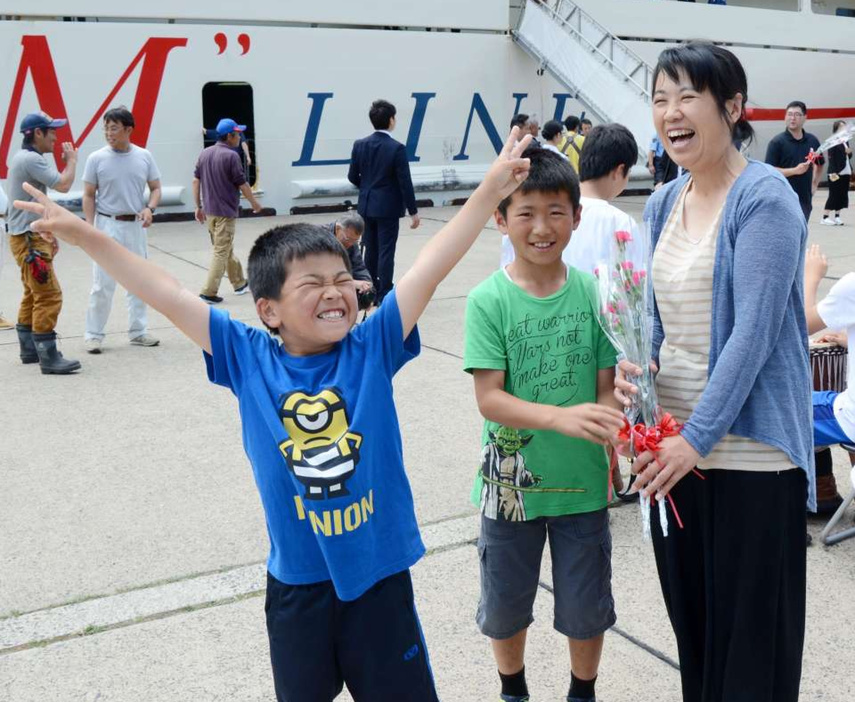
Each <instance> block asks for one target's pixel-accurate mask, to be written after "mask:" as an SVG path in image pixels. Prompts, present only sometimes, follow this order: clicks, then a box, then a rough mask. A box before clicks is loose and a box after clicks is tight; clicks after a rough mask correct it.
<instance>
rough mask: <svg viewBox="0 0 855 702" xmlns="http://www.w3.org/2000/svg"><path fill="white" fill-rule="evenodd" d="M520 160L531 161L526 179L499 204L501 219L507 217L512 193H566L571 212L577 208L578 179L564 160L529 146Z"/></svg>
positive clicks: (552, 152) (547, 151) (546, 151)
mask: <svg viewBox="0 0 855 702" xmlns="http://www.w3.org/2000/svg"><path fill="white" fill-rule="evenodd" d="M583 151H584V149H583ZM522 158H527V159H529V160H530V161H531V166H530V167H529V170H528V178H526V179H525V180H524V181H523V182H522V185H520V186H519V187H518V188H517V189H516V190H514V192H513V193H511V194H510V195H508V196H507V197H506V198H505V199H504V200H502V201H501V202H500V203H499V212H501V213H502V217H504V216H505V215H507V213H508V205H510V204H511V199H512V198H513V196H514V193H522V194H524V195H527V194H528V193H534V192H541V193H567V197H569V198H570V204H571V205H572V206H573V211H574V212H575V211H576V210H577V209H578V208H579V177H578V176H577V175H576V171H574V170H573V166H571V165H570V162H569V161H568V160H567V159H566V158H564V157H563V156H560V155H559V154H556V153H555V152H554V151H549V150H548V149H541V148H540V147H538V146H529V147H528V148H527V149H526V150H525V151H523V154H522Z"/></svg>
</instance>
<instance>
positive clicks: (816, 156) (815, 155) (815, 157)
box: [805, 149, 822, 163]
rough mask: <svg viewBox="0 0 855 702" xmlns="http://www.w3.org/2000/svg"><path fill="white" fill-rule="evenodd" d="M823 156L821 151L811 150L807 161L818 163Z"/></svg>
mask: <svg viewBox="0 0 855 702" xmlns="http://www.w3.org/2000/svg"><path fill="white" fill-rule="evenodd" d="M821 158H822V154H821V153H820V152H819V151H814V150H813V149H811V150H810V152H809V153H808V155H807V156H805V161H807V162H808V163H816V162H817V161H819V160H820V159H821Z"/></svg>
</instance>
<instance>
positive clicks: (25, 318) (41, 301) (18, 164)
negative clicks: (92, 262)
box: [6, 112, 80, 375]
mask: <svg viewBox="0 0 855 702" xmlns="http://www.w3.org/2000/svg"><path fill="white" fill-rule="evenodd" d="M67 123H68V120H64V119H53V118H51V117H49V116H48V115H46V114H45V113H44V112H32V113H30V114H28V115H27V116H26V117H24V119H22V120H21V126H20V131H21V133H22V134H23V135H24V141H23V144H22V145H21V150H20V151H19V152H18V153H17V154H15V155H14V156H13V157H12V160H11V162H10V163H9V177H8V179H7V181H6V183H7V186H8V190H9V205H8V210H7V213H6V222H7V225H8V227H9V234H10V235H11V236H10V237H9V245H10V247H11V249H12V254H13V255H14V257H15V261H16V262H17V264H18V267H19V268H20V269H21V283H23V286H24V295H23V297H22V298H21V306H20V308H19V309H18V323H17V324H16V325H15V328H16V329H17V331H18V342H19V344H20V347H21V362H22V363H38V364H39V365H40V367H41V371H42V373H46V374H55V375H66V374H68V373H72V372H74V371H76V370H79V369H80V362H79V361H74V360H71V359H68V358H63V356H62V354H61V353H60V352H59V351H58V350H57V348H56V331H55V329H56V323H57V320H58V319H59V312H60V310H61V309H62V288H60V286H59V281H58V280H57V279H56V273H55V271H54V268H53V259H54V256H56V254H57V251H58V245H57V242H56V241H55V240H54V241H53V242H51V243H48V242H47V241H45V240H44V239H43V238H42V237H41V236H40V235H39V234H37V233H35V232H32V231H30V224H32V222H33V221H34V220H36V219H38V217H37V216H35V215H33V214H32V213H31V212H27V211H25V210H19V209H17V208H15V207H12V202H14V201H15V200H23V201H30V200H32V199H33V198H32V197H30V195H29V194H28V193H27V192H26V191H25V190H24V183H29V184H30V185H32V186H33V187H34V188H37V189H38V190H40V191H41V192H43V193H45V192H47V189H48V188H53V189H54V190H56V191H57V192H60V193H67V192H68V191H69V190H70V189H71V185H72V183H73V182H74V172H75V170H76V168H77V150H76V149H75V148H74V145H73V144H71V143H70V142H63V144H62V158H63V160H64V161H65V168H64V169H63V171H62V173H60V172H59V171H58V170H57V169H56V166H55V165H54V163H53V158H49V157H50V156H53V150H54V146H55V145H56V138H57V137H56V130H57V129H58V128H59V127H64V126H65V125H66V124H67Z"/></svg>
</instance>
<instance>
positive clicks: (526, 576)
mask: <svg viewBox="0 0 855 702" xmlns="http://www.w3.org/2000/svg"><path fill="white" fill-rule="evenodd" d="M525 156H526V157H528V158H529V159H530V160H531V167H530V170H529V177H528V179H527V180H526V181H525V182H524V183H523V184H522V185H521V186H520V188H519V189H518V190H516V191H515V192H514V193H512V194H511V195H510V196H508V197H507V198H505V200H503V201H502V203H501V204H500V205H499V209H498V211H497V212H496V215H495V216H496V222H497V224H498V227H499V229H500V230H501V232H502V233H503V234H507V235H508V236H509V237H510V240H511V243H512V244H513V247H514V253H515V259H514V261H513V262H512V263H511V264H510V265H508V266H507V268H504V269H501V270H499V271H497V272H496V273H494V274H493V275H492V276H490V277H489V278H488V279H487V280H485V281H484V282H483V283H481V284H480V285H479V286H478V287H476V288H475V289H474V290H473V291H472V292H471V293H470V294H469V300H468V304H467V308H466V346H465V352H464V367H465V369H466V370H467V371H469V372H471V373H472V374H473V376H474V379H475V395H476V398H477V400H478V407H479V409H480V410H481V414H483V415H484V418H485V420H486V421H485V422H484V433H483V437H482V442H483V451H482V453H481V467H480V470H479V471H478V476H477V478H476V481H475V486H474V488H473V491H472V501H473V502H474V503H475V504H476V505H478V506H479V507H480V508H481V512H482V517H481V536H480V538H479V540H478V551H479V554H480V559H481V601H480V602H479V605H478V613H477V621H478V625H479V627H480V629H481V632H482V633H483V634H485V635H486V636H488V637H490V639H492V644H493V653H494V655H495V657H496V663H497V665H498V668H499V676H500V678H501V682H502V693H501V699H502V700H503V701H504V702H524V701H525V700H528V689H527V687H526V682H525V666H524V654H525V641H526V633H527V629H528V627H529V625H530V624H531V623H532V621H533V617H532V609H533V605H534V598H535V594H536V592H537V587H538V580H539V577H540V561H541V557H542V554H543V546H544V543H545V541H546V538H547V536H548V537H549V547H550V552H551V554H552V563H553V567H552V577H553V585H554V592H555V624H554V625H555V628H556V629H557V630H558V631H559V632H561V633H563V634H564V635H566V636H567V637H568V638H569V643H570V662H571V682H570V691H569V693H568V695H567V700H568V702H593V701H594V700H595V699H596V697H595V693H594V683H595V680H596V677H597V669H598V666H599V661H600V655H601V653H602V646H603V636H604V634H605V631H606V630H607V629H608V628H609V627H611V626H612V625H613V624H614V622H615V613H614V601H613V600H612V594H611V536H610V534H609V525H608V515H607V513H606V501H607V490H608V481H609V464H608V459H607V458H606V452H605V449H604V448H603V444H604V443H607V442H608V440H610V439H615V438H616V435H617V431H618V429H619V428H620V427H621V425H622V422H623V415H622V414H621V413H620V412H619V411H618V409H617V407H618V404H617V401H616V400H615V399H614V396H613V394H612V389H613V381H614V366H615V351H614V349H613V348H612V346H611V344H610V343H609V341H608V339H607V338H606V336H605V335H604V334H603V332H602V330H601V329H600V327H599V325H598V323H597V317H596V309H595V306H594V305H595V303H594V300H595V299H596V298H595V295H596V293H595V290H594V288H595V282H594V278H593V276H591V275H590V274H588V273H582V272H581V271H578V270H576V269H574V268H571V267H567V266H565V265H564V263H563V262H562V260H561V252H562V251H563V250H564V248H565V247H566V246H567V244H568V242H569V241H570V235H571V233H572V232H573V230H574V229H575V228H576V226H578V224H579V219H580V214H581V207H580V205H579V181H578V178H577V177H576V174H575V173H574V172H573V169H572V168H571V167H570V165H569V164H568V163H567V162H566V161H565V160H564V159H562V158H561V157H560V156H558V155H557V154H553V153H551V152H549V151H546V150H542V149H528V150H527V151H526V152H525ZM596 403H599V404H596ZM604 405H608V406H604Z"/></svg>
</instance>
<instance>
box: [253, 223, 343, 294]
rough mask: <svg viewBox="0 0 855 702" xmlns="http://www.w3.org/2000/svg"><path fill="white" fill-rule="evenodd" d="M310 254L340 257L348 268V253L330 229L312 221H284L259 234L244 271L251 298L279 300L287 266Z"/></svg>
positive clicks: (285, 278) (286, 276) (286, 275)
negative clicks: (307, 222)
mask: <svg viewBox="0 0 855 702" xmlns="http://www.w3.org/2000/svg"><path fill="white" fill-rule="evenodd" d="M313 254H332V255H333V256H341V260H342V261H344V264H345V266H347V270H348V271H349V270H351V267H350V256H348V254H347V251H346V250H345V248H344V247H343V246H342V245H341V243H340V242H339V240H338V239H336V238H335V235H333V234H332V233H331V232H330V231H329V229H325V228H324V227H319V226H317V225H315V224H306V223H302V222H301V223H298V224H285V225H282V226H280V227H274V228H273V229H269V230H267V231H266V232H264V234H262V235H261V236H260V237H258V239H256V240H255V243H254V244H253V245H252V249H251V250H250V252H249V261H248V262H247V273H248V277H249V289H250V292H252V297H253V299H254V300H259V299H260V298H262V297H263V298H266V299H268V300H278V299H279V295H280V294H281V292H282V286H283V285H284V284H285V281H286V280H287V278H288V266H289V264H290V263H291V262H292V261H300V260H302V259H304V258H306V257H307V256H312V255H313Z"/></svg>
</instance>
